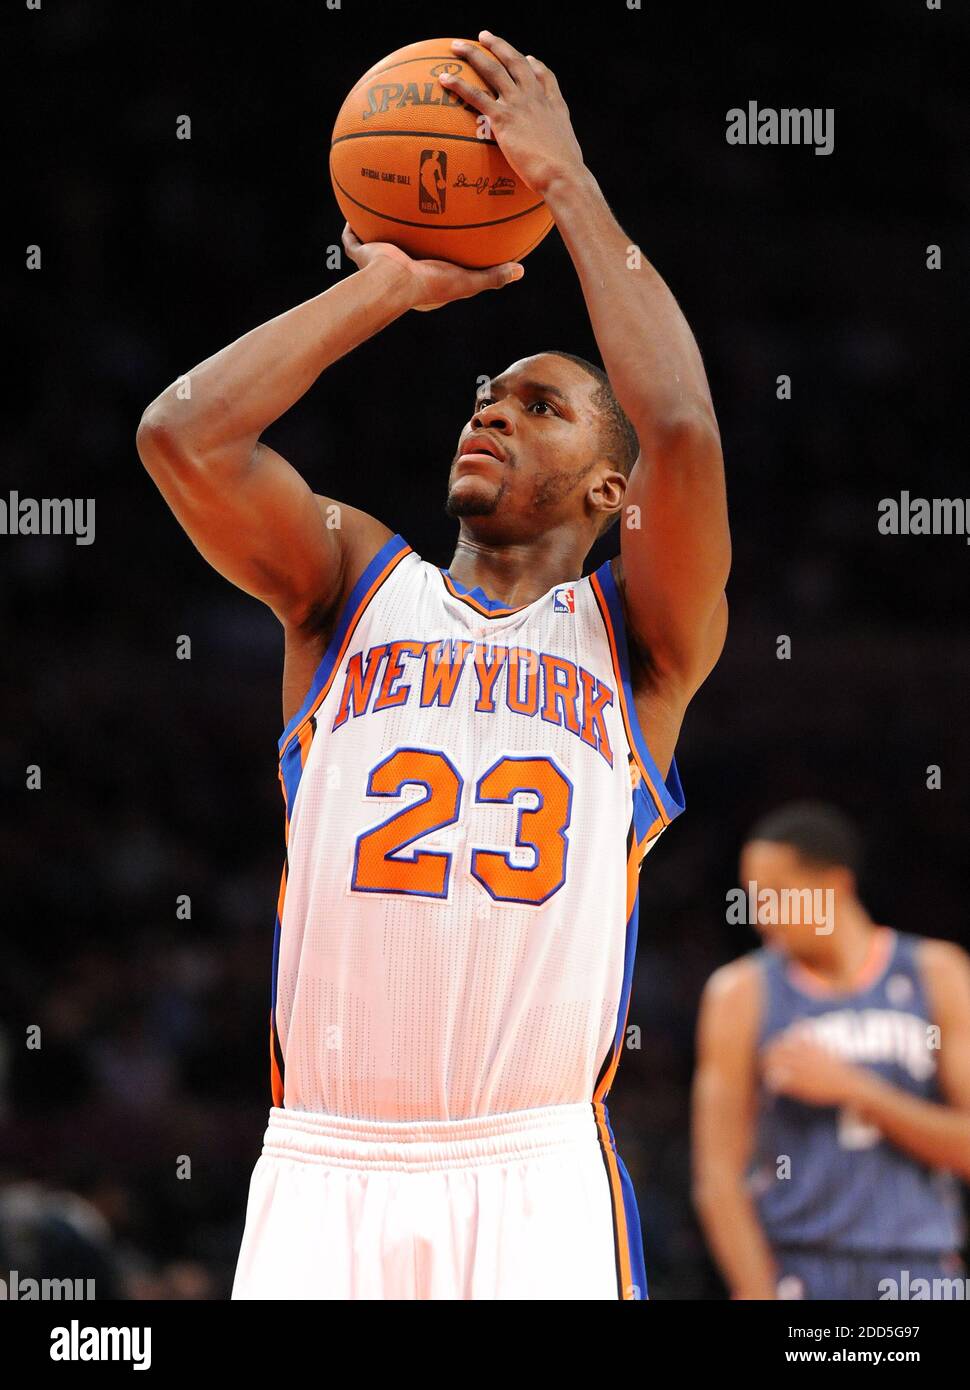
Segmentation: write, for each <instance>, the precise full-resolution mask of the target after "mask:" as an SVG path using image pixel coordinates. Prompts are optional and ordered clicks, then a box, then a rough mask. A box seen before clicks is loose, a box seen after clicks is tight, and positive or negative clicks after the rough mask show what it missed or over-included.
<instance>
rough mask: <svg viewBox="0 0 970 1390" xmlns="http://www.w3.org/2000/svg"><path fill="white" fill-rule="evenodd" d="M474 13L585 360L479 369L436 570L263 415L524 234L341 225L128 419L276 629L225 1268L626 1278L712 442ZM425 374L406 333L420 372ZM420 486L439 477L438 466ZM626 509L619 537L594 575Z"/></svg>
mask: <svg viewBox="0 0 970 1390" xmlns="http://www.w3.org/2000/svg"><path fill="white" fill-rule="evenodd" d="M482 42H483V43H484V44H485V45H486V46H487V48H488V50H489V51H488V52H487V53H480V52H478V51H474V52H467V53H466V54H463V56H467V58H468V61H470V62H471V63H472V64H473V66H474V67H475V68H476V69H477V71H478V72H479V73H480V75H481V76H482V77H483V78H484V79H485V80H486V81H487V83H488V84H489V87H490V89H491V91H492V92H493V93H494V96H490V95H489V94H487V93H480V92H475V91H474V90H472V89H469V88H467V87H466V86H465V84H464V83H462V82H460V81H457V80H455V81H453V82H452V83H451V87H452V90H455V91H458V92H459V94H460V95H461V96H462V97H464V98H465V99H466V100H468V101H469V103H470V104H471V105H473V106H474V107H475V108H476V109H479V110H482V111H484V112H485V113H486V114H487V115H488V116H489V119H490V121H491V126H492V130H493V132H494V134H495V136H496V138H497V139H498V141H499V143H500V145H501V148H502V150H503V151H504V153H505V156H506V158H507V159H508V160H509V162H510V163H511V164H512V165H513V166H514V167H515V169H516V171H517V172H518V174H519V175H520V176H521V177H522V178H523V179H524V180H525V181H526V182H527V183H528V184H529V185H530V186H531V187H532V188H533V189H535V190H536V191H537V192H539V193H541V194H542V196H543V197H544V198H545V200H546V202H547V204H548V206H549V208H550V210H551V211H552V213H553V215H554V216H555V219H556V222H557V225H558V227H559V230H560V233H561V235H562V236H563V238H564V240H565V243H566V246H567V247H568V250H569V252H570V255H571V256H572V259H573V263H574V265H575V267H576V271H577V273H578V276H579V279H580V284H581V286H582V290H583V293H584V295H585V298H586V303H587V306H588V309H589V314H590V318H591V320H592V326H593V329H594V332H595V335H596V340H597V343H598V345H599V348H600V351H601V354H602V357H603V361H604V363H605V366H606V373H605V374H604V373H603V372H602V371H600V370H599V369H598V368H597V367H595V366H593V365H591V364H589V363H586V362H584V361H583V360H582V359H581V358H578V357H575V356H573V355H570V354H566V353H560V352H542V353H539V354H538V355H534V356H531V357H526V358H522V359H520V360H518V361H516V362H514V363H513V364H512V365H511V366H510V367H509V368H507V369H506V370H505V371H503V372H502V373H501V374H500V375H499V376H497V377H494V378H492V379H491V380H490V381H488V384H487V389H483V390H481V391H480V392H479V393H478V394H477V396H476V398H475V399H474V401H472V399H471V392H470V393H469V406H470V408H471V415H470V418H469V420H468V423H467V424H466V425H465V427H464V428H463V429H462V431H461V434H460V438H459V440H458V447H457V449H456V452H455V456H454V458H453V459H452V461H451V468H450V473H449V475H448V491H447V504H446V505H447V510H448V513H449V515H450V516H452V517H454V518H456V519H458V521H459V534H458V539H457V545H456V549H455V554H454V559H453V560H452V562H451V565H450V566H449V568H448V569H440V568H438V567H436V566H435V565H432V564H430V563H428V562H426V561H424V560H423V559H421V558H420V556H418V555H417V554H416V553H415V552H414V551H413V550H412V549H411V548H410V546H409V545H408V544H407V542H406V541H405V540H404V538H403V537H402V536H400V535H399V534H397V533H396V532H393V531H392V530H390V529H389V527H387V526H386V525H384V524H383V522H381V521H379V520H377V519H375V518H374V517H372V516H368V515H366V514H365V513H363V512H361V511H358V510H356V509H354V508H353V507H350V506H348V505H346V504H344V503H339V504H338V503H336V502H334V501H332V500H331V499H330V498H329V497H327V496H321V495H315V494H314V493H313V492H311V490H310V488H309V487H308V486H307V485H306V483H305V482H304V481H303V479H302V478H301V477H300V476H299V474H298V473H296V472H295V471H294V469H293V468H291V467H290V465H289V464H288V463H286V462H285V461H284V460H283V459H282V458H281V457H280V456H279V455H278V454H276V453H274V452H273V451H272V450H271V449H269V448H267V447H266V446H265V445H264V444H262V443H261V442H260V435H261V433H262V431H263V430H264V429H265V428H266V427H267V426H268V425H269V424H271V423H272V421H273V420H275V419H277V418H278V417H279V416H280V415H281V414H282V413H283V412H284V411H286V410H287V409H288V408H289V407H290V406H291V405H292V404H293V403H294V402H295V401H296V400H298V399H299V398H300V397H301V396H302V395H303V394H304V392H305V391H306V390H307V389H308V388H309V387H310V386H311V385H312V384H313V382H314V381H315V380H316V378H317V377H318V376H319V374H320V373H321V372H323V371H325V369H326V368H327V367H328V366H329V365H330V364H331V363H332V362H334V361H336V360H337V359H338V358H340V357H342V356H343V355H344V354H345V353H347V352H349V351H351V349H353V348H354V347H356V346H357V345H358V344H359V343H361V342H363V341H364V340H365V339H366V338H368V337H370V336H371V335H372V334H374V333H377V332H379V331H380V330H382V329H384V328H386V327H387V326H388V325H389V324H390V323H391V322H393V321H394V320H395V319H397V318H399V317H401V315H403V314H404V313H406V311H407V310H408V309H413V308H416V309H427V308H433V307H438V306H439V305H441V304H445V303H447V302H449V301H451V300H456V299H461V298H467V297H469V296H471V295H474V294H477V293H478V292H479V291H480V290H483V289H488V288H498V287H501V286H503V285H505V284H507V283H508V282H509V280H510V279H511V278H513V274H514V272H515V270H516V267H514V266H500V267H495V268H492V269H491V270H486V271H474V272H473V271H468V270H463V269H460V268H459V267H457V266H454V265H448V264H444V263H438V262H428V261H425V262H414V261H411V260H409V259H408V257H407V256H405V255H404V254H403V253H402V252H401V251H399V250H398V249H397V248H395V247H394V246H392V245H389V244H373V243H372V244H369V245H366V246H363V245H361V244H360V243H359V242H358V241H357V240H356V238H354V237H353V235H352V233H351V232H350V231H349V229H345V233H344V245H345V247H346V248H347V251H348V254H349V255H350V256H351V257H352V259H353V261H354V262H355V264H356V265H357V266H358V271H357V273H356V274H353V275H351V276H350V277H349V278H348V279H346V280H344V281H343V282H342V283H340V284H338V285H337V286H335V287H334V288H333V289H330V290H328V291H327V292H326V293H325V294H322V295H320V296H319V297H317V298H315V299H312V300H309V301H308V302H307V303H305V304H301V305H299V306H298V307H296V308H294V309H292V310H290V311H289V312H288V313H285V314H282V315H281V316H280V317H279V318H276V319H274V320H272V321H271V322H269V323H265V324H263V325H262V326H261V327H259V328H256V329H254V330H253V331H252V332H250V333H248V334H246V335H245V336H244V337H243V338H240V339H239V340H238V341H237V342H234V343H233V344H231V345H230V346H229V347H227V348H225V349H223V351H221V352H219V353H217V354H216V355H215V356H214V357H211V358H209V359H208V360H206V361H205V362H203V363H202V364H201V365H200V366H198V367H197V368H196V369H195V370H194V371H193V372H192V373H191V374H190V377H191V382H192V391H191V401H186V400H182V399H180V398H179V396H180V394H186V393H184V392H183V393H179V392H178V391H177V390H176V388H175V387H171V388H169V389H168V390H167V391H165V392H163V394H162V395H161V396H160V397H159V398H158V400H156V401H155V402H153V404H152V405H151V406H150V407H149V408H148V410H147V411H146V413H145V416H144V418H143V422H142V425H141V428H140V429H139V433H138V446H139V450H140V453H141V457H142V459H143V461H144V463H145V465H146V467H147V468H148V470H149V472H150V473H151V475H152V477H153V478H154V479H155V481H156V483H157V484H158V486H159V488H160V490H161V492H162V494H163V495H164V497H165V499H166V500H167V502H168V503H169V505H170V506H171V508H172V510H173V511H174V512H175V514H176V516H177V517H178V519H179V521H180V522H181V524H182V525H183V526H184V527H185V529H186V531H187V532H188V534H189V536H190V537H191V538H192V540H193V541H194V543H195V544H196V546H197V547H198V548H199V550H200V551H201V552H202V554H203V555H204V556H205V557H206V558H207V559H208V560H209V561H211V563H212V564H213V565H214V566H215V567H216V568H217V569H218V570H219V571H220V572H221V573H222V574H224V575H225V576H226V577H227V578H229V579H230V580H232V581H233V582H234V583H236V584H237V585H239V586H240V587H241V588H243V589H245V590H246V591H248V592H249V593H251V594H254V595H255V596H256V597H258V598H260V599H262V600H263V601H264V602H265V603H267V604H268V605H269V606H270V607H271V609H272V610H273V612H274V613H275V614H276V615H277V617H278V618H279V620H280V622H281V623H282V624H283V627H284V629H285V645H286V656H285V669H284V677H283V715H284V720H285V725H286V727H285V730H284V732H283V736H282V738H281V739H280V745H279V746H280V777H281V782H282V788H283V795H284V799H285V804H286V817H287V856H286V866H285V870H284V874H283V880H282V884H281V888H280V896H279V906H278V914H277V922H276V933H275V942H274V949H273V961H272V1008H271V1015H270V1051H271V1071H272V1097H273V1106H272V1109H271V1112H270V1117H269V1124H268V1127H267V1130H266V1135H265V1142H264V1147H263V1151H262V1154H261V1156H260V1158H259V1160H258V1162H257V1164H256V1168H255V1171H254V1174H253V1179H252V1183H251V1187H250V1195H249V1205H248V1210H247V1220H246V1230H245V1234H244V1237H243V1243H242V1248H241V1251H240V1257H239V1262H238V1266H237V1271H236V1280H235V1285H234V1290H233V1296H234V1297H235V1298H357V1297H360V1298H545V1299H549V1298H580V1299H585V1298H590V1299H610V1298H613V1299H615V1298H617V1297H620V1298H642V1297H644V1296H645V1292H646V1284H645V1276H644V1270H643V1252H642V1245H641V1239H640V1228H639V1221H638V1215H637V1210H636V1204H635V1201H634V1198H633V1193H632V1189H631V1186H630V1181H629V1178H628V1176H627V1174H626V1171H625V1169H624V1167H623V1164H622V1163H621V1161H620V1159H619V1157H618V1155H617V1152H616V1147H615V1144H614V1140H613V1135H612V1132H611V1129H610V1122H609V1117H608V1114H607V1110H606V1106H605V1103H604V1102H605V1097H606V1094H607V1091H608V1090H609V1087H610V1083H611V1082H612V1079H613V1075H614V1072H615V1071H616V1067H617V1064H618V1061H619V1055H620V1050H621V1046H622V1042H623V1036H624V1025H625V1019H626V1012H627V1008H628V1002H629V997H630V988H631V975H632V970H633V954H634V949H635V940H636V923H637V901H638V900H637V878H638V870H639V867H640V863H641V861H642V859H643V857H644V855H645V854H646V853H647V851H648V850H649V849H651V848H652V846H653V845H654V844H655V843H656V841H657V838H658V836H659V835H660V834H661V833H662V831H663V830H664V829H665V827H666V826H667V825H669V823H670V822H671V821H672V820H673V819H674V817H675V816H677V815H678V814H679V812H680V811H681V810H682V809H683V800H682V794H681V787H680V782H679V777H678V772H677V767H676V763H675V760H674V747H675V744H676V741H677V737H678V732H679V729H680V725H681V721H682V719H683V715H684V711H685V709H686V706H687V703H688V701H689V700H690V698H691V697H692V695H693V694H694V692H695V691H696V690H697V688H698V687H699V686H700V684H701V682H702V681H703V680H704V678H705V677H706V675H707V674H708V672H709V671H710V670H711V668H712V667H713V665H714V663H715V661H716V660H717V657H718V655H719V653H720V650H721V647H722V644H723V641H724V634H725V626H726V604H725V598H724V585H725V581H726V578H727V573H728V566H729V537H728V526H727V512H726V501H725V487H724V474H723V463H722V457H721V448H720V438H719V432H718V428H717V424H716V421H715V415H714V409H713V406H712V403H711V398H710V393H709V390H708V385H707V381H706V377H705V373H704V369H703V365H702V363H701V358H700V354H699V352H698V349H697V346H696V344H695V342H694V339H693V337H692V335H691V332H690V330H689V328H688V326H687V324H686V322H685V320H684V318H683V316H682V314H681V313H680V310H679V309H678V307H677V305H676V303H675V301H674V299H673V297H672V295H671V294H670V291H669V290H668V289H667V287H666V285H665V284H664V282H663V281H662V280H661V278H660V277H659V275H658V274H657V273H656V271H655V270H654V269H653V268H652V267H651V266H650V265H649V264H648V263H647V261H646V260H645V259H644V258H642V257H640V256H637V255H634V254H632V253H633V250H634V249H635V248H632V247H631V242H630V238H629V237H628V236H627V235H626V234H625V233H624V232H623V231H622V230H621V228H620V227H619V226H618V225H617V223H616V221H615V220H614V218H613V216H612V214H611V213H610V210H609V208H608V207H607V204H606V202H605V201H604V199H603V196H602V193H601V192H600V190H599V187H598V185H597V184H596V182H595V180H594V178H593V176H592V174H591V173H590V172H589V171H588V169H587V168H586V167H585V165H584V163H583V158H582V152H581V150H580V148H579V146H578V144H577V141H576V137H575V135H574V133H573V131H572V127H571V124H570V121H569V116H568V112H567V109H566V106H565V104H564V102H563V99H562V96H561V94H560V92H559V88H558V85H557V83H556V80H555V78H554V76H553V74H552V73H551V72H550V71H549V70H548V69H547V68H546V67H544V66H543V65H542V64H541V63H538V62H536V61H535V60H534V59H526V58H524V57H523V56H522V55H521V54H520V53H518V52H517V51H516V50H515V49H514V48H512V47H511V45H509V44H508V43H505V42H504V41H502V40H501V39H498V38H495V37H493V36H491V35H487V34H483V35H482ZM457 51H461V50H460V49H459V50H457ZM465 331H467V330H465ZM432 383H433V366H432V365H431V364H428V365H427V366H425V367H424V368H423V369H422V375H421V376H420V377H419V379H418V380H417V381H416V384H415V390H425V389H430V388H431V385H432ZM372 389H374V388H372V387H370V386H369V387H368V390H372ZM376 389H377V393H378V394H379V389H380V384H379V383H377V387H376ZM408 429H410V423H409V421H408V419H407V415H406V412H405V413H404V414H402V416H401V417H400V418H399V419H396V420H394V421H389V422H388V423H387V425H386V428H385V429H384V432H383V433H382V434H378V435H376V436H375V438H374V439H368V440H361V441H360V453H359V457H358V458H356V459H354V460H353V463H352V468H359V467H362V466H363V463H362V460H363V459H364V458H365V457H367V456H368V455H369V454H373V451H374V450H375V448H378V447H382V449H383V452H385V453H386V454H387V456H388V457H389V458H390V459H391V460H392V462H390V463H388V464H387V465H386V466H389V467H396V466H397V464H396V463H395V462H393V459H394V457H395V445H396V444H397V442H398V441H399V440H400V436H401V432H402V431H406V430H408ZM638 441H639V444H638ZM638 448H639V452H638ZM412 452H414V451H413V449H412ZM347 482H349V478H344V479H343V480H341V477H340V476H338V473H337V471H336V469H334V470H333V484H334V489H335V490H336V485H337V484H338V483H339V484H341V485H343V483H347ZM413 485H414V486H415V487H416V488H420V489H421V490H422V491H424V492H428V491H429V490H430V494H431V495H432V496H433V495H434V492H435V490H436V488H437V486H438V485H439V484H437V483H436V482H435V474H434V469H433V467H431V468H429V469H427V470H426V471H424V472H422V473H421V474H416V475H415V477H414V479H413ZM618 519H619V520H622V522H623V525H622V526H621V531H620V549H621V555H620V557H619V558H618V559H616V560H614V561H612V562H609V563H607V564H604V565H603V566H601V567H600V568H599V569H598V570H597V571H596V572H595V573H594V574H591V575H588V576H587V577H585V578H584V577H583V562H584V559H585V557H586V555H587V553H588V551H589V549H590V547H591V546H592V544H593V543H594V541H595V540H596V538H597V537H598V536H599V535H600V534H601V533H602V532H603V530H604V529H605V528H606V527H608V526H609V525H610V523H612V522H615V521H617V520H618Z"/></svg>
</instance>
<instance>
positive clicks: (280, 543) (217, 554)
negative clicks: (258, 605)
mask: <svg viewBox="0 0 970 1390" xmlns="http://www.w3.org/2000/svg"><path fill="white" fill-rule="evenodd" d="M137 447H138V453H139V456H140V458H141V460H142V462H143V464H144V465H145V468H146V469H147V471H148V472H149V473H150V474H151V476H152V478H153V479H154V481H155V483H156V485H157V487H158V489H159V491H160V492H161V494H162V496H163V497H164V498H165V501H166V502H167V503H168V505H169V507H170V508H171V510H172V512H173V513H174V514H175V517H176V518H177V520H178V521H179V523H180V525H181V526H182V528H183V530H184V531H185V532H186V534H187V535H188V537H189V539H190V540H191V541H192V543H193V545H194V546H195V547H196V549H197V550H198V551H199V553H200V554H201V555H202V556H203V557H204V558H205V559H206V560H208V562H209V563H210V564H211V565H212V566H213V568H214V569H216V570H218V572H219V573H220V574H221V575H223V576H224V577H225V578H226V579H228V580H230V582H231V583H233V584H235V585H237V587H238V588H240V589H243V590H244V591H245V592H246V593H248V594H252V595H253V596H254V597H255V598H258V599H261V600H262V601H263V602H264V603H266V604H267V605H268V606H269V607H270V608H271V609H272V610H273V612H274V613H275V614H276V616H277V617H278V618H279V619H280V621H281V622H282V623H284V624H285V625H287V626H289V627H296V628H300V627H303V626H304V625H306V624H309V623H314V622H316V621H319V620H322V618H323V616H324V615H325V614H326V612H327V611H328V610H329V609H331V608H332V607H333V606H334V605H336V604H337V603H339V601H340V597H341V595H342V594H343V592H344V589H345V586H346V576H347V571H348V569H349V568H350V567H351V566H352V565H353V563H354V559H355V556H356V554H357V553H358V552H363V553H369V555H372V554H374V553H376V551H377V550H378V549H379V548H380V546H381V545H383V543H384V541H385V540H387V539H388V538H389V537H390V536H391V535H392V534H393V532H391V530H390V529H389V528H388V527H386V526H384V525H383V524H382V523H381V522H379V521H377V520H376V519H375V518H374V517H372V516H369V515H368V514H367V513H366V512H362V511H359V510H358V509H357V508H356V507H349V506H347V505H346V504H344V503H338V502H334V501H332V500H331V499H330V498H321V497H318V496H316V495H315V494H314V493H313V492H312V491H311V489H310V488H309V486H308V485H307V483H306V482H305V481H304V479H303V478H302V477H301V476H300V474H299V473H298V472H297V471H296V469H295V468H293V467H292V466H291V465H290V464H289V463H287V461H286V459H284V458H282V457H281V456H280V455H279V454H278V453H276V452H275V450H273V449H270V448H269V447H268V446H267V445H265V444H262V443H257V444H256V446H255V447H254V448H253V450H252V451H251V453H250V454H249V455H248V456H247V457H246V459H245V460H243V461H242V462H241V463H240V462H239V461H238V460H237V461H233V462H230V461H229V460H226V461H223V462H215V461H213V460H212V459H210V458H206V459H202V458H199V457H197V456H195V455H194V454H193V453H192V452H191V451H190V450H188V449H187V448H185V447H184V444H183V443H182V442H181V441H180V439H179V436H178V435H177V434H176V433H174V432H172V431H171V430H170V429H169V428H168V427H167V426H166V424H165V422H164V417H162V418H161V419H159V418H158V417H153V416H152V414H151V412H148V413H146V415H145V417H144V418H143V420H142V423H141V425H140V427H139V430H138V435H137ZM365 563H366V561H365Z"/></svg>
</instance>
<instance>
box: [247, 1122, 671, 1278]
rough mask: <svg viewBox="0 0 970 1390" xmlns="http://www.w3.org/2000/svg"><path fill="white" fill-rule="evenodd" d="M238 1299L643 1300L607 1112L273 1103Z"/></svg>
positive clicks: (638, 1255) (630, 1207) (253, 1188)
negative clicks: (438, 1115) (435, 1110)
mask: <svg viewBox="0 0 970 1390" xmlns="http://www.w3.org/2000/svg"><path fill="white" fill-rule="evenodd" d="M232 1297H233V1298H234V1299H584V1300H585V1299H618V1298H625V1299H642V1298H645V1297H646V1280H645V1278H644V1275H643V1249H642V1243H641V1236H640V1223H639V1218H638V1216H637V1210H636V1202H635V1200H634V1197H633V1188H632V1185H631V1183H630V1179H629V1176H628V1175H627V1172H626V1169H625V1168H624V1166H623V1164H622V1162H621V1161H620V1159H619V1156H618V1155H617V1152H616V1145H615V1143H614V1141H613V1134H612V1131H611V1129H610V1123H609V1118H608V1116H607V1113H606V1108H605V1106H604V1105H603V1104H602V1103H601V1102H597V1103H595V1104H594V1103H592V1102H590V1103H583V1104H578V1105H558V1106H549V1107H545V1108H543V1109H538V1110H519V1111H515V1112H513V1113H511V1114H503V1115H487V1116H483V1117H481V1118H476V1119H471V1120H430V1121H423V1122H421V1123H416V1124H405V1123H397V1122H395V1123H383V1122H378V1121H365V1120H349V1119H342V1118H338V1117H336V1116H332V1115H318V1114H310V1113H307V1112H305V1111H294V1110H282V1109H276V1108H274V1109H272V1110H271V1111H270V1115H269V1124H268V1126H267V1129H266V1133H265V1136H264V1141H263V1150H262V1153H261V1155H260V1157H259V1159H258V1160H257V1162H256V1167H255V1169H254V1171H253V1176H252V1181H251V1183H250V1188H249V1202H248V1206H247V1210H246V1228H245V1232H244V1234H243V1240H242V1246H241V1249H240V1252H239V1260H238V1264H237V1267H236V1277H235V1282H234V1284H233V1290H232Z"/></svg>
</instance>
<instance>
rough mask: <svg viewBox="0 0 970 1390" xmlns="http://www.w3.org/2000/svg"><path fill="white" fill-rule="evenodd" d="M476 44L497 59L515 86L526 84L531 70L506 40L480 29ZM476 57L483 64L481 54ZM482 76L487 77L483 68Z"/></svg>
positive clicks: (478, 53)
mask: <svg viewBox="0 0 970 1390" xmlns="http://www.w3.org/2000/svg"><path fill="white" fill-rule="evenodd" d="M478 42H479V43H480V44H481V45H482V47H483V48H487V49H488V51H489V52H490V53H494V54H495V57H496V58H498V59H499V61H500V62H501V63H502V64H503V65H504V66H505V68H506V70H507V71H508V72H509V73H511V75H512V80H513V81H514V82H515V83H516V84H520V83H522V82H528V80H529V78H530V76H531V75H532V68H531V67H530V65H529V63H528V62H527V61H526V59H525V58H524V57H523V55H522V54H521V53H520V52H519V50H518V49H517V48H515V47H513V45H512V44H510V43H509V42H508V41H507V40H506V39H500V38H499V36H498V34H492V33H490V32H489V30H488V29H482V30H481V32H480V33H479V35H478ZM473 51H474V50H473ZM476 56H477V57H478V58H481V59H482V61H483V62H484V58H483V57H482V54H481V52H477V53H476ZM476 70H477V68H476ZM482 76H483V77H487V76H488V72H487V71H486V70H485V69H484V68H483V69H482ZM489 80H491V79H489Z"/></svg>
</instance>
